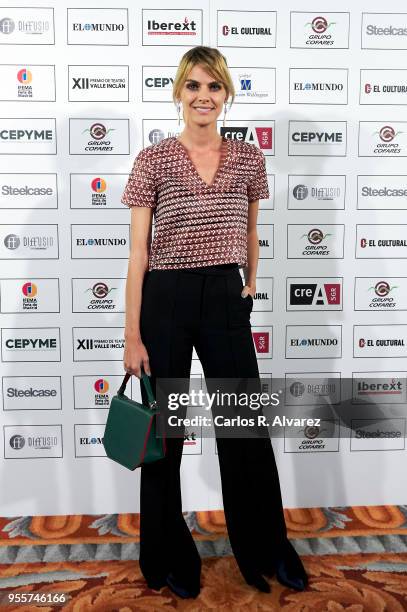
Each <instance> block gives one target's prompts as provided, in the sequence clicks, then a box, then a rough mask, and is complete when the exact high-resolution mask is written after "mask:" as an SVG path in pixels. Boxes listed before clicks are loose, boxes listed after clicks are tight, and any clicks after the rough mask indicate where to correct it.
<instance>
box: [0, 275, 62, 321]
mask: <svg viewBox="0 0 407 612" xmlns="http://www.w3.org/2000/svg"><path fill="white" fill-rule="evenodd" d="M59 310H60V308H59V279H58V278H30V279H24V278H1V279H0V312H2V313H10V314H14V313H20V312H24V313H35V312H59Z"/></svg>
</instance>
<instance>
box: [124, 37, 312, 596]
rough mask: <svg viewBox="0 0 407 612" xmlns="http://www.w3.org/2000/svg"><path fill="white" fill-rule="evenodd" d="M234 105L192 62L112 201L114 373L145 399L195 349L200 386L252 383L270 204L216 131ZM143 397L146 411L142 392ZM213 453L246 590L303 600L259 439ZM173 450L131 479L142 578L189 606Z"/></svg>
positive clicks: (189, 562)
mask: <svg viewBox="0 0 407 612" xmlns="http://www.w3.org/2000/svg"><path fill="white" fill-rule="evenodd" d="M233 97H234V88H233V83H232V79H231V76H230V73H229V70H228V68H227V63H226V59H225V58H224V56H223V55H222V54H221V53H219V51H218V50H217V49H213V48H209V47H194V48H192V49H190V50H189V51H188V52H187V53H186V54H185V55H184V56H183V58H182V60H181V62H180V65H179V67H178V71H177V74H176V77H175V81H174V85H173V98H174V102H175V104H176V106H177V110H178V117H179V118H180V115H181V108H182V114H183V119H184V122H185V128H184V130H183V131H182V132H181V134H180V135H179V136H178V137H169V138H164V139H163V140H161V142H159V143H157V144H154V145H151V146H149V147H147V148H145V149H144V150H142V151H141V152H140V153H139V154H138V156H137V157H136V160H135V162H134V165H133V168H132V171H131V174H130V176H129V180H128V183H127V185H126V188H125V191H124V193H123V197H122V202H123V203H124V204H126V205H127V206H129V207H131V250H130V257H129V268H128V277H127V285H126V325H125V343H126V344H125V352H124V368H125V370H126V371H127V372H130V373H132V374H135V375H136V376H137V377H140V376H141V368H143V369H144V371H145V372H146V373H147V374H148V375H149V376H151V384H152V387H153V390H155V381H156V378H159V377H177V378H183V379H185V380H188V379H189V377H190V369H191V359H192V350H193V347H195V350H196V352H197V355H198V357H199V359H200V361H201V364H202V368H203V371H204V374H205V377H206V378H208V377H214V378H216V377H218V378H219V377H225V378H226V377H240V376H242V377H253V378H258V376H259V371H258V366H257V359H256V353H255V349H254V345H253V339H252V334H251V327H250V313H251V310H252V307H253V296H254V294H255V291H256V269H257V264H258V251H259V243H258V236H257V231H256V223H257V211H258V204H259V199H260V198H267V197H268V196H269V192H268V186H267V176H266V170H265V160H264V155H263V153H262V152H261V151H260V150H259V149H258V148H257V147H255V146H254V145H252V144H250V143H246V142H243V141H239V140H228V139H226V138H223V137H221V136H220V135H219V134H218V132H217V123H216V120H217V118H218V117H219V115H220V114H221V112H222V110H223V109H224V112H225V115H226V111H227V101H228V99H229V98H231V100H232V101H233ZM153 211H154V215H155V216H154V218H155V232H154V240H153V242H152V244H150V243H151V225H152V215H153ZM239 267H243V268H244V274H245V285H244V286H243V282H242V279H241V276H240V272H239ZM186 391H188V389H186ZM142 398H143V402H145V403H146V402H147V398H146V397H145V395H144V387H143V386H142ZM177 416H179V415H177ZM217 448H218V456H219V466H220V473H221V481H222V495H223V506H224V511H225V518H226V525H227V529H228V534H229V539H230V543H231V547H232V550H233V552H234V554H235V557H236V561H237V563H238V566H239V568H240V571H241V573H242V575H243V577H244V578H245V580H246V582H247V583H248V584H251V585H254V586H256V587H257V588H258V589H259V590H261V591H263V592H270V586H269V584H268V582H267V581H266V580H265V579H264V577H263V575H265V576H272V575H274V573H276V575H277V579H278V580H279V581H280V582H282V583H283V584H285V585H287V586H290V587H293V588H295V589H297V590H302V589H304V588H305V586H306V584H307V576H306V573H305V570H304V568H303V565H302V563H301V560H300V559H299V557H298V555H297V553H296V551H295V549H294V548H293V546H292V545H291V544H290V542H289V540H288V539H287V532H286V526H285V521H284V514H283V508H282V501H281V493H280V485H279V479H278V472H277V467H276V464H275V459H274V454H273V449H272V446H271V442H270V438H269V437H268V436H267V438H263V439H261V438H257V439H240V438H218V439H217ZM182 450H183V439H182V438H167V452H166V457H165V458H164V459H161V460H159V461H156V462H154V463H151V464H149V465H145V466H142V468H141V490H140V568H141V571H142V573H143V575H144V577H145V579H146V580H147V583H148V586H149V587H150V588H153V589H160V588H161V587H162V586H164V585H166V584H167V585H168V586H169V587H170V589H172V590H173V591H174V592H175V593H177V594H178V595H180V596H181V597H196V596H197V595H198V594H199V591H200V572H201V559H200V556H199V553H198V551H197V548H196V545H195V541H194V539H193V537H192V535H191V532H190V530H189V528H188V526H187V524H186V522H185V520H184V517H183V514H182V503H181V491H180V476H179V469H180V463H181V457H182ZM255 512H256V514H257V516H256V520H254V521H253V522H252V523H251V522H249V519H248V517H250V516H253V514H254V513H255Z"/></svg>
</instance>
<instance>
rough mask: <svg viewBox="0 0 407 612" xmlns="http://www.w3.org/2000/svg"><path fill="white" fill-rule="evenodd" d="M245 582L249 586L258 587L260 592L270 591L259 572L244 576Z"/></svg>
mask: <svg viewBox="0 0 407 612" xmlns="http://www.w3.org/2000/svg"><path fill="white" fill-rule="evenodd" d="M246 582H247V584H250V586H254V587H256V589H258V590H259V591H261V592H262V593H270V591H271V588H270V585H269V583H268V582H267V581H266V580H264V578H263V576H261V574H256V575H254V576H253V577H250V578H246Z"/></svg>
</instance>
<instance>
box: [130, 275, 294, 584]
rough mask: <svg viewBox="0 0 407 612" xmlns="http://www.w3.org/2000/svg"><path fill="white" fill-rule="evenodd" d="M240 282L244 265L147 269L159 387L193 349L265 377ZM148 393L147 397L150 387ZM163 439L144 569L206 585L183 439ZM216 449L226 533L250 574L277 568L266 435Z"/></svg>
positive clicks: (144, 491)
mask: <svg viewBox="0 0 407 612" xmlns="http://www.w3.org/2000/svg"><path fill="white" fill-rule="evenodd" d="M243 286H244V284H243V281H242V278H241V276H240V272H239V269H238V266H237V264H222V265H218V266H209V267H206V268H189V269H180V270H172V269H171V270H151V271H149V272H147V273H146V274H145V277H144V281H143V292H142V305H141V313H140V332H141V337H142V340H143V343H144V344H145V346H146V349H147V352H148V355H149V360H150V369H151V378H150V381H151V385H152V388H153V391H154V393H155V388H156V387H155V383H156V379H157V378H160V377H163V378H170V377H175V378H183V379H186V380H189V377H190V371H191V360H192V351H193V347H195V350H196V352H197V355H198V357H199V359H200V362H201V364H202V368H203V371H204V375H205V377H206V378H212V377H213V378H221V377H222V378H228V377H230V378H233V377H236V378H237V377H250V378H258V377H259V370H258V365H257V359H256V352H255V347H254V344H253V338H252V333H251V327H250V313H251V310H252V307H253V300H252V298H251V297H246V298H244V297H242V296H241V291H242V288H243ZM177 391H178V389H177ZM182 391H186V392H188V388H186V389H179V392H182ZM141 393H142V400H143V403H145V404H147V397H146V395H145V391H144V386H143V385H142V386H141ZM166 442H167V452H166V456H165V458H164V459H160V460H159V461H156V462H154V463H151V464H147V465H143V466H142V467H141V490H140V568H141V571H142V573H143V575H144V577H145V579H146V580H147V582H148V583H149V584H150V585H154V584H160V583H161V582H163V581H165V577H166V576H167V574H168V573H169V572H172V573H173V574H174V576H175V577H176V578H177V579H178V580H179V581H180V582H182V584H184V585H185V586H188V587H190V588H191V589H199V585H200V572H201V558H200V555H199V553H198V550H197V548H196V545H195V541H194V539H193V537H192V535H191V532H190V529H189V527H188V525H187V524H186V522H185V519H184V516H183V514H182V502H181V486H180V464H181V458H182V451H183V439H182V438H168V437H167V440H166ZM217 449H218V457H219V467H220V475H221V483H222V496H223V506H224V513H225V519H226V525H227V530H228V535H229V540H230V544H231V547H232V550H233V553H234V555H235V558H236V561H237V563H238V566H239V569H240V571H241V573H242V575H243V576H244V578H245V579H246V580H247V581H248V582H249V581H250V578H251V576H253V574H254V573H258V572H259V571H260V570H262V569H265V568H271V567H273V559H275V558H276V557H277V556H278V553H279V549H281V548H282V547H283V546H284V545H285V544H286V543H287V531H286V525H285V520H284V514H283V507H282V499H281V491H280V483H279V477H278V471H277V466H276V462H275V458H274V453H273V448H272V445H271V441H270V438H269V437H268V435H267V436H266V437H262V438H224V437H223V438H221V437H218V438H217Z"/></svg>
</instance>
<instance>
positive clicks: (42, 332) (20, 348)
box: [1, 327, 61, 362]
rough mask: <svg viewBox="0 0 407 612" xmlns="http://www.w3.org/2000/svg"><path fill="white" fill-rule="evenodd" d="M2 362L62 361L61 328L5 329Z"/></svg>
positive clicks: (3, 332)
mask: <svg viewBox="0 0 407 612" xmlns="http://www.w3.org/2000/svg"><path fill="white" fill-rule="evenodd" d="M1 360H2V361H4V362H12V361H15V362H17V361H18V362H20V361H27V362H30V361H61V339H60V330H59V327H20V328H17V327H16V328H10V327H7V328H4V327H3V328H2V329H1Z"/></svg>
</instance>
